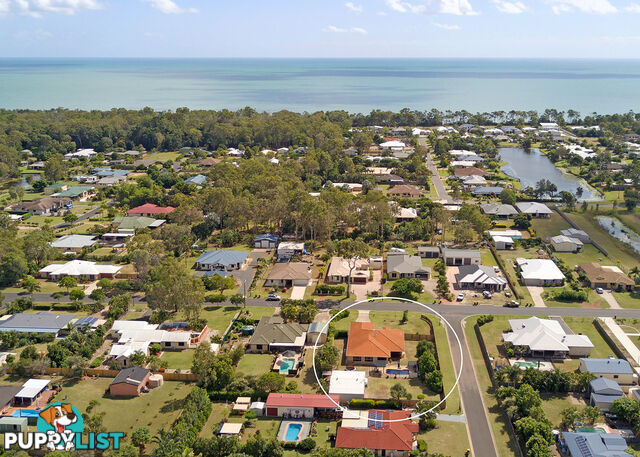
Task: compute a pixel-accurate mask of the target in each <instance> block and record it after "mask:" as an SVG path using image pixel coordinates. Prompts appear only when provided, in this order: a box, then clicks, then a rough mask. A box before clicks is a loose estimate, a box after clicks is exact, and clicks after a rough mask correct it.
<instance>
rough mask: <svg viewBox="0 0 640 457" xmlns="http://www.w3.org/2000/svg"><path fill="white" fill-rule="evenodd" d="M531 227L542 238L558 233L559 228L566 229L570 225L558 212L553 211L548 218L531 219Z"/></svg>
mask: <svg viewBox="0 0 640 457" xmlns="http://www.w3.org/2000/svg"><path fill="white" fill-rule="evenodd" d="M531 227H532V228H533V230H535V232H536V236H537V237H538V238H542V239H543V240H544V239H545V238H547V237H549V236H556V235H560V230H565V229H568V228H570V227H571V226H570V225H569V223H568V222H567V221H565V220H564V219H563V218H562V217H561V216H560V215H559V214H558V213H556V212H554V213H553V214H551V218H549V219H546V218H541V219H537V218H534V219H532V220H531Z"/></svg>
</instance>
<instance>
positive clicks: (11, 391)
mask: <svg viewBox="0 0 640 457" xmlns="http://www.w3.org/2000/svg"><path fill="white" fill-rule="evenodd" d="M21 390H22V386H18V385H15V384H14V385H4V386H0V412H2V413H4V412H5V408H7V407H9V406H11V404H12V403H13V398H14V397H15V396H16V394H17V393H18V392H20V391H21ZM0 431H1V430H0Z"/></svg>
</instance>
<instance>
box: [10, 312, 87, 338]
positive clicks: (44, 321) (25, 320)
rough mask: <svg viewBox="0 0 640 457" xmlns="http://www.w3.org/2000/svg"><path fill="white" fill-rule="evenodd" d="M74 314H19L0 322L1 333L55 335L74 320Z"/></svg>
mask: <svg viewBox="0 0 640 457" xmlns="http://www.w3.org/2000/svg"><path fill="white" fill-rule="evenodd" d="M75 317H76V315H75V314H52V313H48V312H46V311H41V312H39V313H19V314H14V315H13V316H11V317H10V318H8V319H6V320H3V321H0V331H2V332H11V331H14V332H30V333H57V332H58V331H60V329H62V328H64V327H65V326H66V325H67V324H68V323H69V322H71V321H72V320H73V319H75Z"/></svg>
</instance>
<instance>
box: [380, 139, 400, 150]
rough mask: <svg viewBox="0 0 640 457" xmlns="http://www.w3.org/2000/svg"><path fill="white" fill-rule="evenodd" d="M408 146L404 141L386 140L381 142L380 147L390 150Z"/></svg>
mask: <svg viewBox="0 0 640 457" xmlns="http://www.w3.org/2000/svg"><path fill="white" fill-rule="evenodd" d="M405 147H406V144H404V143H403V142H402V141H385V142H384V143H380V149H386V150H389V151H402V150H404V148H405Z"/></svg>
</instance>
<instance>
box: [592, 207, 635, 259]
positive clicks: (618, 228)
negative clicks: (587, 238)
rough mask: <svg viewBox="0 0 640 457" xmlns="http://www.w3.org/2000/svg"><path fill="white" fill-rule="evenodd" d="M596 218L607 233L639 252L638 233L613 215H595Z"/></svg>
mask: <svg viewBox="0 0 640 457" xmlns="http://www.w3.org/2000/svg"><path fill="white" fill-rule="evenodd" d="M596 219H597V220H598V223H599V224H600V225H601V226H602V228H604V229H605V230H606V231H607V232H609V235H611V236H612V237H614V238H616V239H618V240H620V241H622V242H623V243H626V244H628V245H629V246H631V247H632V248H633V249H634V250H635V251H636V252H638V253H640V235H638V234H637V233H636V232H634V231H633V230H631V229H630V228H629V227H627V226H626V225H624V224H623V223H622V222H620V220H619V219H616V218H614V217H609V216H596Z"/></svg>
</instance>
